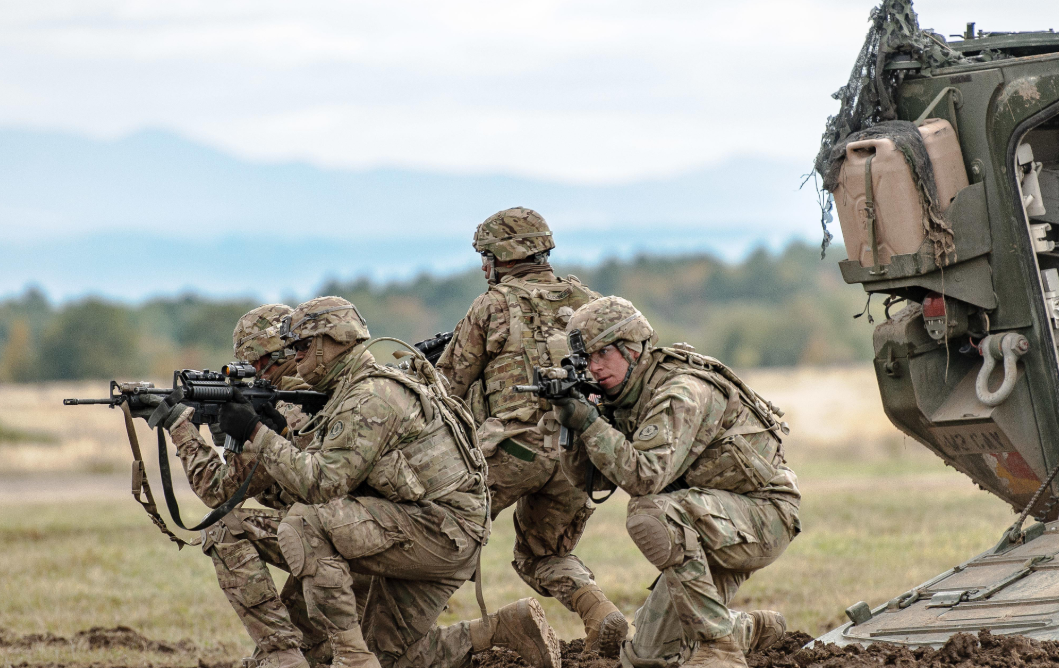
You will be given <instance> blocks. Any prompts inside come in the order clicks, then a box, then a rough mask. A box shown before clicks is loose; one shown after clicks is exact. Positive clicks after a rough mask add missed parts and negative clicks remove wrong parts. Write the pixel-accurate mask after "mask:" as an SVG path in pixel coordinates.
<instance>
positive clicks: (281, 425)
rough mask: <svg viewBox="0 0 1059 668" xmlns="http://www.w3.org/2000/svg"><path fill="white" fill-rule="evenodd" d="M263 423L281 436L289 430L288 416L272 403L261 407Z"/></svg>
mask: <svg viewBox="0 0 1059 668" xmlns="http://www.w3.org/2000/svg"><path fill="white" fill-rule="evenodd" d="M261 424H263V425H265V426H266V427H268V428H269V429H271V430H272V431H274V432H276V433H277V434H279V435H281V436H282V435H283V432H285V431H286V430H287V418H285V417H284V416H283V413H280V412H279V409H277V408H276V407H275V406H273V405H272V404H265V407H264V408H262V409H261Z"/></svg>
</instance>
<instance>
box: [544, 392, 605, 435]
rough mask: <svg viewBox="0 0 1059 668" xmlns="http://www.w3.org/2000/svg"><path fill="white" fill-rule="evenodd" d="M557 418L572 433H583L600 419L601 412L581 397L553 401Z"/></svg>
mask: <svg viewBox="0 0 1059 668" xmlns="http://www.w3.org/2000/svg"><path fill="white" fill-rule="evenodd" d="M552 406H554V407H555V418H556V419H557V420H559V423H560V424H561V425H563V426H564V427H566V428H567V429H569V430H570V431H575V432H578V433H580V432H583V431H584V430H586V429H588V428H589V427H590V426H591V425H592V423H593V422H595V421H596V419H597V418H599V411H598V410H596V407H595V406H593V405H592V404H590V403H589V402H588V400H587V399H585V398H584V397H583V396H581V395H576V396H573V397H563V398H562V399H552Z"/></svg>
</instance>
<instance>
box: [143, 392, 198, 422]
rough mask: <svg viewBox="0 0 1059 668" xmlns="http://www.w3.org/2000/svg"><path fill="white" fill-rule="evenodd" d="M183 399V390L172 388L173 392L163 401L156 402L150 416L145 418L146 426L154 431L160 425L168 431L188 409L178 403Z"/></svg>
mask: <svg viewBox="0 0 1059 668" xmlns="http://www.w3.org/2000/svg"><path fill="white" fill-rule="evenodd" d="M183 399H184V389H183V388H181V387H175V388H173V391H172V392H170V393H169V395H168V396H166V397H165V398H164V399H162V400H161V401H159V402H158V405H157V406H156V407H155V409H154V411H153V412H152V413H151V416H150V417H149V418H147V426H149V427H150V428H151V429H154V428H155V427H157V426H158V425H162V426H163V427H165V428H166V429H169V428H171V427H172V426H173V424H174V423H175V422H176V421H177V418H178V417H180V414H181V413H183V412H184V411H185V410H186V409H187V408H188V407H187V405H186V404H182V403H180V402H181V401H182V400H183Z"/></svg>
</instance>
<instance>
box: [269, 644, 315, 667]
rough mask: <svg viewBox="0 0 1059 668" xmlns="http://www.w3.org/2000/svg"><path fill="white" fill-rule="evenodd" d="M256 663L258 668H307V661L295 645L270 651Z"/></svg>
mask: <svg viewBox="0 0 1059 668" xmlns="http://www.w3.org/2000/svg"><path fill="white" fill-rule="evenodd" d="M257 665H258V668H309V662H308V661H306V660H305V657H304V656H302V651H301V650H300V649H298V648H297V647H294V648H291V649H281V650H277V651H275V652H270V653H269V654H268V656H266V657H265V658H264V659H262V660H261V661H259V662H258V664H257Z"/></svg>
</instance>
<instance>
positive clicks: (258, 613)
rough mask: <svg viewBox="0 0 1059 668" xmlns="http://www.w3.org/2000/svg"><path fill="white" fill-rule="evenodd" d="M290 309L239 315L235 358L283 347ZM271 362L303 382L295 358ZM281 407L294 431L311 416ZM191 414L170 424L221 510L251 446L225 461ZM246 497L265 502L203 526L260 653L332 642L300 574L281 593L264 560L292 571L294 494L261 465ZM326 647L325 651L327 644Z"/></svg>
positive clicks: (282, 376)
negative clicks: (309, 606)
mask: <svg viewBox="0 0 1059 668" xmlns="http://www.w3.org/2000/svg"><path fill="white" fill-rule="evenodd" d="M290 312H291V309H290V307H288V306H284V305H282V304H267V305H265V306H261V307H258V308H256V309H254V310H253V311H250V312H249V313H247V314H246V315H244V316H243V317H242V318H240V320H239V324H238V325H237V326H236V328H235V332H234V334H233V342H234V347H235V355H236V358H238V359H240V360H244V361H247V362H254V361H256V360H258V359H259V358H261V357H266V356H269V355H272V354H273V353H277V352H279V353H282V350H283V345H282V342H280V341H279V339H278V337H277V333H276V330H277V327H278V324H279V321H280V319H281V318H282V317H284V316H286V315H288V314H289V313H290ZM269 367H270V368H269V369H267V371H266V374H267V375H268V377H270V378H273V379H278V384H279V385H280V387H282V388H283V389H298V386H299V385H302V386H304V384H302V383H300V381H299V380H298V379H297V378H296V377H293V376H294V375H295V370H294V360H293V358H291V359H289V360H286V361H281V360H280V358H275V359H274V361H273V363H272V364H270V365H269ZM276 408H277V410H279V412H280V413H282V414H283V415H284V417H285V418H286V420H287V423H288V427H289V428H290V429H291V430H292V431H294V430H297V429H298V428H299V427H301V426H302V425H303V424H304V423H305V422H306V421H307V420H308V416H306V415H305V414H304V413H303V412H302V411H301V408H300V407H299V406H297V405H295V404H287V403H283V402H280V403H279V404H278V405H277V406H276ZM193 413H194V411H193V409H191V408H186V409H185V410H184V411H183V413H182V414H181V415H180V416H179V417H178V418H177V419H176V421H175V422H174V423H173V424H172V425H170V434H171V436H172V440H173V443H174V445H175V446H176V449H177V456H178V457H179V458H180V462H181V464H182V465H183V467H184V472H185V473H186V474H187V478H188V482H189V483H190V484H191V488H192V490H193V491H194V492H195V494H196V495H197V496H198V497H199V498H200V499H201V500H202V501H203V503H205V504H206V505H207V506H209V507H211V508H215V507H217V506H219V505H221V504H222V503H224V502H225V501H226V500H228V499H229V498H231V497H232V496H233V495H234V494H235V492H236V490H237V489H238V488H239V486H240V485H241V484H242V483H243V481H244V480H245V479H246V477H247V476H248V475H249V474H250V471H251V469H252V468H253V465H254V462H255V461H256V457H255V456H253V455H251V454H249V453H245V452H244V453H240V454H234V453H228V454H227V461H225V460H222V459H221V457H220V455H218V454H217V451H216V450H214V448H212V447H210V445H208V444H207V442H206V441H205V440H204V439H203V437H202V434H201V433H200V432H199V429H198V427H196V426H195V425H194V424H192V423H191V421H190V418H191V416H192V415H193ZM211 426H212V425H211ZM309 440H311V439H306V438H302V439H297V441H296V442H297V443H298V445H299V447H302V448H304V447H305V445H307V444H308V442H309ZM223 441H224V434H223V433H219V432H214V442H215V444H216V445H221V444H223ZM247 497H248V498H254V499H255V500H257V501H258V502H259V503H261V504H262V505H264V506H266V508H257V509H249V508H237V509H235V510H233V511H232V512H230V513H229V514H228V515H226V516H224V517H223V518H222V519H221V521H220V522H218V523H217V524H215V525H213V526H212V527H209V528H208V529H206V530H204V531H203V542H202V550H203V552H205V553H206V554H208V555H209V556H210V558H211V559H212V560H213V564H214V567H215V568H216V571H217V579H218V581H219V583H220V586H221V589H222V590H223V591H224V593H225V595H226V596H227V597H228V600H229V602H230V603H231V605H232V607H233V608H234V609H235V612H236V614H237V615H238V616H239V619H240V621H241V622H242V623H243V626H244V627H245V628H246V630H247V633H248V634H249V635H250V637H251V639H253V641H254V644H255V645H256V646H257V648H258V650H259V653H264V654H270V653H273V652H276V651H281V650H287V649H294V648H298V647H299V646H300V647H302V648H303V649H309V648H313V647H317V646H319V645H321V644H322V643H324V642H325V641H326V640H327V636H326V635H325V634H323V633H322V632H321V631H319V630H317V629H316V628H315V627H313V625H312V624H311V623H310V622H309V618H308V613H307V612H306V609H305V601H304V600H303V598H302V591H301V585H300V583H299V582H298V581H297V580H296V579H295V578H288V579H287V583H286V584H285V586H284V587H283V591H282V593H277V591H276V586H275V584H274V583H273V580H272V576H271V574H270V573H269V571H268V567H267V566H266V564H271V565H273V566H276V567H278V568H281V569H282V570H284V571H288V572H289V571H290V569H289V568H288V567H287V564H286V562H285V561H284V559H283V555H282V554H281V553H280V549H279V543H278V542H277V541H276V531H277V529H278V528H279V523H280V520H282V519H283V516H284V515H286V513H287V510H288V509H289V507H290V506H291V505H292V504H293V503H295V501H296V500H295V499H294V498H292V497H291V496H289V495H288V494H287V493H286V492H284V491H283V489H282V488H281V487H280V486H279V485H277V484H276V482H275V481H274V480H273V479H272V478H271V476H269V474H268V473H267V472H266V471H265V470H264V469H263V467H258V470H257V471H256V472H255V473H254V478H253V480H252V482H251V483H250V487H249V488H248V490H247ZM366 585H367V582H366V581H364V582H361V583H360V587H361V588H362V589H364V590H365V591H366V589H367V588H366ZM321 650H322V651H323V652H324V654H326V650H324V649H323V648H321ZM321 650H318V651H321Z"/></svg>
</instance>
